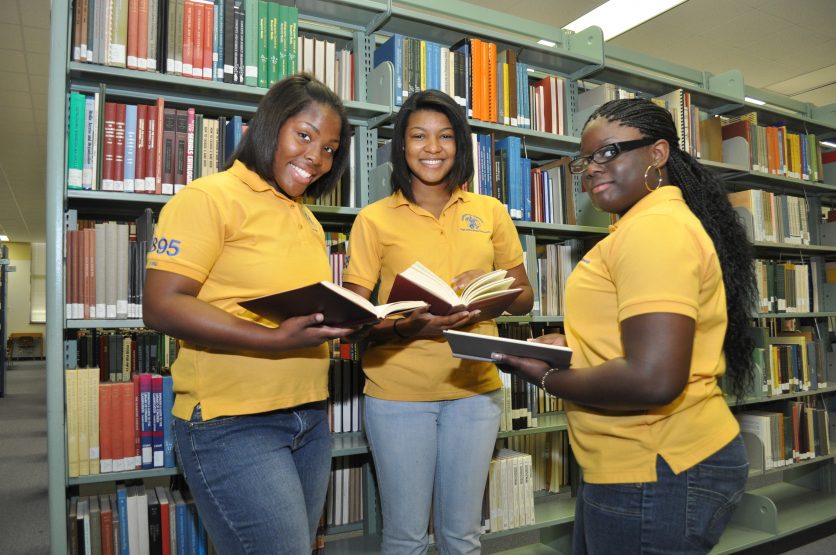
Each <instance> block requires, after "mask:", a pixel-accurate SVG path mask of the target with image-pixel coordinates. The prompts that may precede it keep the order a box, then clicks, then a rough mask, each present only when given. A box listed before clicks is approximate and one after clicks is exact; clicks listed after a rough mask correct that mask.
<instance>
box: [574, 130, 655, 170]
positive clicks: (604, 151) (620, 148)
mask: <svg viewBox="0 0 836 555" xmlns="http://www.w3.org/2000/svg"><path fill="white" fill-rule="evenodd" d="M655 142H656V139H651V138H650V137H645V138H644V139H636V140H635V141H622V142H620V143H612V144H609V145H604V146H602V147H601V148H599V149H598V150H596V151H595V152H593V153H592V154H590V155H589V156H578V157H576V158H572V160H571V161H570V162H569V171H570V172H572V173H583V172H584V170H586V167H587V166H588V165H589V164H590V162H595V163H596V164H606V163H608V162H612V161H613V160H614V159H615V157H616V156H618V155H619V154H621V153H622V152H627V151H628V150H634V149H637V148H639V147H643V146H647V145H650V144H653V143H655Z"/></svg>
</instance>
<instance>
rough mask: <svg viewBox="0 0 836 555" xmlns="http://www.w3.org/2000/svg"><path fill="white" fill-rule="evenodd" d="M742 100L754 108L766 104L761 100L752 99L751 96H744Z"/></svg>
mask: <svg viewBox="0 0 836 555" xmlns="http://www.w3.org/2000/svg"><path fill="white" fill-rule="evenodd" d="M743 100H745V101H746V102H749V103H750V104H754V105H756V106H763V105H764V104H766V102H764V101H763V100H758V99H757V98H752V97H751V96H745V97H743Z"/></svg>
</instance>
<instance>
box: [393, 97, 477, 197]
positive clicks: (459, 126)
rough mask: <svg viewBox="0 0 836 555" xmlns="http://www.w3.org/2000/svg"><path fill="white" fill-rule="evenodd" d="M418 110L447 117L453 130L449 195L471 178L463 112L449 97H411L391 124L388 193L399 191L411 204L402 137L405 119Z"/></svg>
mask: <svg viewBox="0 0 836 555" xmlns="http://www.w3.org/2000/svg"><path fill="white" fill-rule="evenodd" d="M421 110H429V111H431V112H438V113H441V114H444V115H445V116H447V119H449V120H450V125H451V126H452V127H453V135H454V136H455V139H456V158H455V160H453V169H451V170H450V173H449V174H448V176H447V179H448V181H447V190H448V191H453V190H454V189H456V188H457V187H460V186H461V185H462V184H464V183H466V182H467V181H470V179H471V178H472V177H473V152H472V150H473V140H472V139H471V136H470V125H469V124H468V123H467V116H466V115H465V112H464V108H462V107H461V106H459V105H458V104H456V101H455V100H453V99H452V98H450V96H449V95H447V94H445V93H443V92H441V91H437V90H433V89H430V90H426V91H421V92H417V93H414V94H412V95H411V96H410V97H409V98H407V99H406V101H405V102H404V103H403V106H401V109H400V111H399V112H398V116H397V119H396V120H395V130H394V135H393V136H392V154H391V161H392V192H393V193H394V192H396V191H401V192H402V193H403V195H404V196H405V197H406V198H407V199H409V200H410V201H411V202H415V195H413V194H412V172H411V171H410V170H409V166H408V165H407V163H406V155H405V154H404V144H405V140H404V136H405V135H406V126H407V124H408V123H409V116H411V115H412V114H414V113H415V112H419V111H421Z"/></svg>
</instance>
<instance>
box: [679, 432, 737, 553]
mask: <svg viewBox="0 0 836 555" xmlns="http://www.w3.org/2000/svg"><path fill="white" fill-rule="evenodd" d="M687 472H688V493H687V513H686V523H685V525H686V529H685V534H686V536H687V537H688V539H690V540H691V541H692V542H694V543H695V544H696V545H699V546H700V547H703V548H705V549H711V548H712V547H713V546H714V545H716V543H717V542H718V541H719V540H720V535H721V534H722V533H723V530H725V528H726V525H727V524H728V523H729V520H730V519H731V516H732V514H733V513H734V510H735V508H736V507H737V505H738V504H739V503H740V500H741V499H742V498H743V491H744V488H745V486H746V479H747V478H748V476H749V463H748V462H746V455H745V451H743V449H742V442H739V441H738V439H735V440H733V441H732V442H731V443H730V444H729V445H727V446H726V447H724V448H723V449H721V450H720V451H719V452H718V453H717V454H715V455H713V456H711V457H709V458H708V459H706V460H705V461H703V462H702V463H700V464H698V465H696V466H694V467H693V468H691V469H689V470H688V471H687Z"/></svg>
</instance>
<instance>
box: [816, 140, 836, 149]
mask: <svg viewBox="0 0 836 555" xmlns="http://www.w3.org/2000/svg"><path fill="white" fill-rule="evenodd" d="M819 144H820V145H822V146H829V147H830V148H836V143H831V142H830V141H819Z"/></svg>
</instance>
